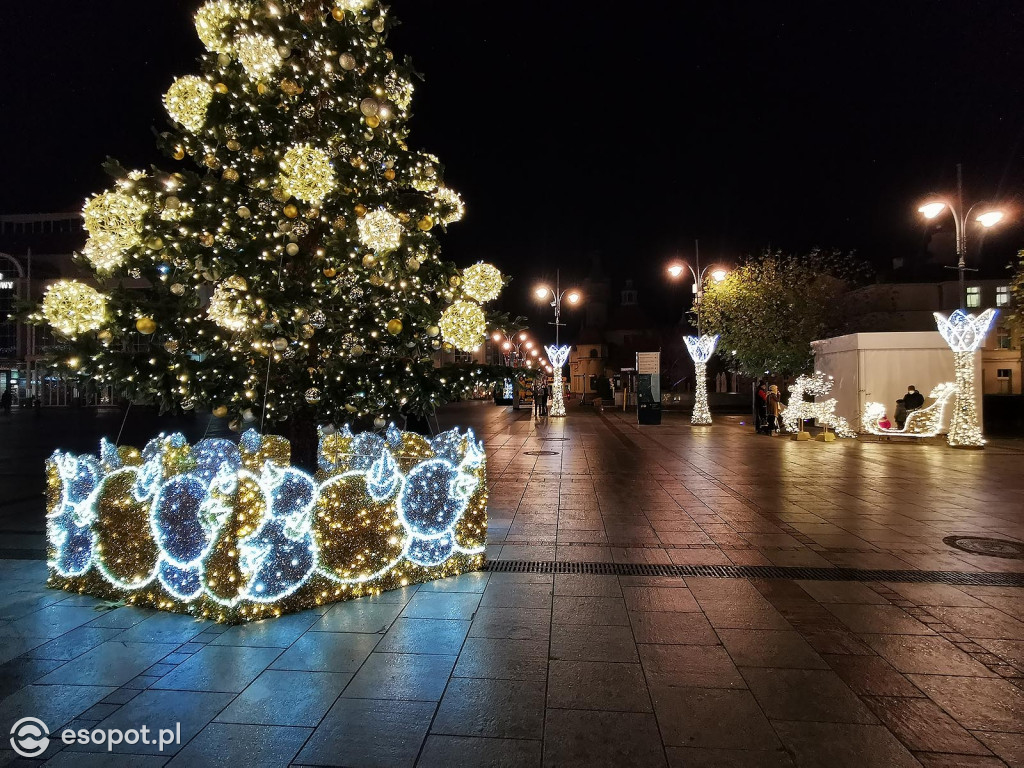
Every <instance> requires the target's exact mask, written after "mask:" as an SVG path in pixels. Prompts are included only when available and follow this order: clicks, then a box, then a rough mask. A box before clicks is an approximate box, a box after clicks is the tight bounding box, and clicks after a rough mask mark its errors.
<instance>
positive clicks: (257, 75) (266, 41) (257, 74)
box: [235, 35, 281, 81]
mask: <svg viewBox="0 0 1024 768" xmlns="http://www.w3.org/2000/svg"><path fill="white" fill-rule="evenodd" d="M235 54H236V55H237V56H238V61H239V62H240V63H241V64H242V68H243V69H245V74H247V75H248V76H249V79H250V80H255V81H261V80H266V79H267V78H269V77H271V76H272V75H273V74H274V73H275V72H276V71H277V70H278V68H279V67H280V66H281V54H280V53H279V52H278V50H277V44H276V43H275V42H274V41H273V40H271V39H270V38H269V37H264V36H263V35H242V36H241V37H239V38H238V39H237V40H236V41H235Z"/></svg>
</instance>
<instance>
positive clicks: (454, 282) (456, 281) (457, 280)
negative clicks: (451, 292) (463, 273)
mask: <svg viewBox="0 0 1024 768" xmlns="http://www.w3.org/2000/svg"><path fill="white" fill-rule="evenodd" d="M448 284H449V285H450V286H451V287H452V288H458V287H459V285H461V284H462V278H461V277H459V276H458V275H452V276H451V277H450V278H449V279H448Z"/></svg>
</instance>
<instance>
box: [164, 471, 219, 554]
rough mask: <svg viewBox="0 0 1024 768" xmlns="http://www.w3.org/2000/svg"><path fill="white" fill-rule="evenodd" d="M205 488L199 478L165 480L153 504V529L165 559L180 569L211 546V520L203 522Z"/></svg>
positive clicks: (186, 477)
mask: <svg viewBox="0 0 1024 768" xmlns="http://www.w3.org/2000/svg"><path fill="white" fill-rule="evenodd" d="M206 498H207V485H206V483H204V482H203V480H202V478H201V477H199V476H198V475H178V476H177V477H172V478H171V479H170V480H168V481H167V482H166V483H165V484H164V485H163V487H162V488H161V489H160V493H159V495H158V496H157V497H156V500H155V501H154V502H153V511H152V520H151V522H152V528H153V535H154V536H155V537H156V541H157V544H159V545H160V549H161V550H162V551H163V553H164V556H165V557H166V558H167V559H168V560H170V561H172V562H174V563H176V564H178V565H181V566H186V565H189V564H191V563H194V562H196V561H197V560H201V559H202V558H203V557H204V556H205V555H206V553H207V552H208V551H209V548H210V545H211V544H212V543H213V535H212V534H213V531H212V530H211V529H212V526H211V524H210V521H208V520H205V519H204V509H203V502H204V501H206Z"/></svg>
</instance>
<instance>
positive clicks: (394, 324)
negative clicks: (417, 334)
mask: <svg viewBox="0 0 1024 768" xmlns="http://www.w3.org/2000/svg"><path fill="white" fill-rule="evenodd" d="M401 332H402V321H401V320H399V319H397V318H396V319H394V320H388V333H390V334H391V335H392V336H397V335H398V334H400V333H401Z"/></svg>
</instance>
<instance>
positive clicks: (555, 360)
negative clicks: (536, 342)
mask: <svg viewBox="0 0 1024 768" xmlns="http://www.w3.org/2000/svg"><path fill="white" fill-rule="evenodd" d="M544 350H545V351H546V352H547V353H548V360H550V361H551V368H552V370H553V371H554V374H553V382H552V384H551V407H550V408H549V409H548V415H549V416H565V393H564V391H563V387H562V367H563V366H564V365H565V363H566V361H567V360H568V359H569V350H570V347H544Z"/></svg>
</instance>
